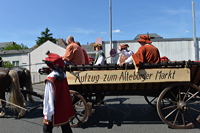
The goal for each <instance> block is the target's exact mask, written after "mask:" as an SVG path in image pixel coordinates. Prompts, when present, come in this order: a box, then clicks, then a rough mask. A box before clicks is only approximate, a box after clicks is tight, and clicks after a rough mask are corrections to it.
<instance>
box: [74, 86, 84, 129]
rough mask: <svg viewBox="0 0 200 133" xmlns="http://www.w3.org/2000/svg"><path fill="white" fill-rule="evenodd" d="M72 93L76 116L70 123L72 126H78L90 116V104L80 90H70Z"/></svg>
mask: <svg viewBox="0 0 200 133" xmlns="http://www.w3.org/2000/svg"><path fill="white" fill-rule="evenodd" d="M70 95H71V98H72V103H73V106H74V112H75V117H74V118H73V119H71V120H70V125H71V127H77V126H80V125H81V124H83V123H84V122H85V120H86V118H87V117H88V115H87V112H88V106H87V104H86V101H85V99H84V98H83V97H82V96H81V95H80V94H79V93H78V92H76V91H73V90H70Z"/></svg>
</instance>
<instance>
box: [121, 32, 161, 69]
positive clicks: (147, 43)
mask: <svg viewBox="0 0 200 133" xmlns="http://www.w3.org/2000/svg"><path fill="white" fill-rule="evenodd" d="M138 42H139V43H140V45H141V46H140V47H139V49H138V51H137V52H136V53H135V54H133V55H132V56H131V57H129V58H128V59H127V60H125V61H124V62H122V63H120V64H119V65H120V66H123V64H124V63H128V62H131V61H132V62H133V63H134V64H135V65H136V66H137V67H140V63H159V62H160V52H159V50H158V49H157V48H156V47H155V46H153V45H152V44H151V43H152V41H151V40H150V37H149V36H148V35H141V36H140V39H139V40H138Z"/></svg>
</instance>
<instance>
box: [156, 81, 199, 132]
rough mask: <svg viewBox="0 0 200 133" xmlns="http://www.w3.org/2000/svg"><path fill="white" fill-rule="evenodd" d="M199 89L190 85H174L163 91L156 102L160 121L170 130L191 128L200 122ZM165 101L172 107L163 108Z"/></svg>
mask: <svg viewBox="0 0 200 133" xmlns="http://www.w3.org/2000/svg"><path fill="white" fill-rule="evenodd" d="M199 92H200V88H199V87H198V86H196V85H195V84H192V83H176V84H172V85H170V86H169V87H167V88H166V89H164V90H163V91H162V92H161V94H160V96H159V97H158V102H157V112H158V115H159V117H160V118H161V120H162V121H163V122H164V123H166V124H167V125H169V126H170V127H172V128H178V129H186V128H191V127H193V126H194V125H196V124H198V122H200V100H199V99H200V93H199ZM163 99H165V100H167V101H169V102H171V103H172V105H170V106H167V107H163V108H162V103H161V101H162V100H163Z"/></svg>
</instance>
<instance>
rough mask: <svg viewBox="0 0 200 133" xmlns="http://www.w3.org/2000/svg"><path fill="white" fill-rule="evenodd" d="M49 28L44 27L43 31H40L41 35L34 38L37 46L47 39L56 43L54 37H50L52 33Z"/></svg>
mask: <svg viewBox="0 0 200 133" xmlns="http://www.w3.org/2000/svg"><path fill="white" fill-rule="evenodd" d="M49 31H50V30H49V29H48V28H46V29H45V31H42V32H41V35H42V37H37V38H38V40H36V44H37V46H40V45H41V44H43V43H45V42H46V41H47V40H49V41H51V42H53V43H56V39H55V38H53V37H52V35H53V34H52V33H49Z"/></svg>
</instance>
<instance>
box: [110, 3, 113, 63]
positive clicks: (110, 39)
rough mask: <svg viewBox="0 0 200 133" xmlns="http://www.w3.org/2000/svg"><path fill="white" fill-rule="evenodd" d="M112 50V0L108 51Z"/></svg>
mask: <svg viewBox="0 0 200 133" xmlns="http://www.w3.org/2000/svg"><path fill="white" fill-rule="evenodd" d="M112 48H113V47H112V0H110V50H111V49H112ZM110 63H112V58H110Z"/></svg>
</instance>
